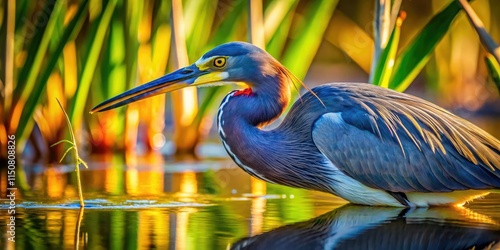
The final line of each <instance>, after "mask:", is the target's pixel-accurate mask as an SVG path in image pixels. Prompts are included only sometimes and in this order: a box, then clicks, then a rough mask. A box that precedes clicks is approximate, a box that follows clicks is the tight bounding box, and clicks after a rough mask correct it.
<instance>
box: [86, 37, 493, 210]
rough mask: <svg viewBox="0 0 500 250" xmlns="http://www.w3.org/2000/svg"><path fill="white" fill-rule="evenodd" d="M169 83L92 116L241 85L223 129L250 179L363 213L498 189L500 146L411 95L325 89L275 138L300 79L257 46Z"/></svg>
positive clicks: (226, 105) (227, 105) (456, 200)
mask: <svg viewBox="0 0 500 250" xmlns="http://www.w3.org/2000/svg"><path fill="white" fill-rule="evenodd" d="M226 60H227V62H226ZM212 64H213V65H212ZM206 72H208V73H206ZM191 75H196V76H198V77H197V78H194V77H192V76H191ZM172 77H173V79H174V80H175V81H174V80H171V79H170V78H172ZM189 77H191V78H189ZM164 78H166V79H162V78H160V79H159V80H157V81H154V82H151V83H149V84H146V85H143V86H139V87H137V88H136V89H133V90H130V91H128V92H125V93H124V94H122V95H119V96H117V97H115V98H112V99H110V100H108V101H106V102H104V103H103V104H101V105H99V106H97V107H96V108H95V110H97V111H101V110H106V109H110V108H114V107H117V106H121V105H123V104H125V103H127V102H129V101H127V100H132V101H135V100H136V99H142V98H145V97H147V96H150V95H152V94H157V93H158V92H160V89H161V88H165V89H168V90H170V88H172V87H171V86H172V84H171V82H179V81H180V82H185V83H187V84H188V85H201V84H205V83H214V82H220V83H225V82H244V83H245V84H246V85H248V86H249V88H248V89H245V90H239V91H233V92H231V93H229V94H228V95H227V96H226V97H225V98H224V99H223V100H222V103H221V106H220V108H219V112H218V115H217V123H218V126H219V130H218V131H219V135H220V137H221V140H222V143H223V145H224V147H225V148H226V150H227V152H228V154H229V155H230V157H231V158H232V159H233V160H234V161H235V162H236V164H238V165H239V166H240V167H241V168H242V169H243V170H245V171H246V172H247V173H249V174H250V175H252V176H255V177H257V178H260V179H263V180H265V181H268V182H273V183H278V184H283V185H287V186H292V187H299V188H306V189H314V190H319V191H324V192H329V193H332V194H335V195H338V196H340V197H342V198H344V199H346V200H349V201H351V202H353V203H357V204H366V205H390V206H418V207H422V206H433V205H452V204H462V203H464V202H466V201H469V200H471V199H474V198H477V197H481V196H484V195H486V194H488V193H489V192H491V191H495V190H497V189H499V188H500V142H499V141H498V140H497V139H495V138H494V137H492V136H491V135H489V134H488V133H486V132H484V131H483V130H481V129H480V128H478V127H476V126H475V125H473V124H471V123H469V122H467V121H465V120H463V119H461V118H459V117H457V116H454V115H453V114H451V113H449V112H447V111H445V110H443V109H441V108H439V107H437V106H436V105H434V104H431V103H429V102H426V101H424V100H422V99H419V98H417V97H414V96H411V95H406V94H402V93H398V92H395V91H392V90H387V89H383V88H380V87H377V86H373V85H370V84H365V83H336V84H335V83H334V84H327V85H322V86H319V87H316V88H314V89H312V91H311V92H308V93H306V94H305V95H303V96H302V97H301V99H300V100H299V101H297V102H296V103H295V104H294V105H293V107H292V109H291V110H290V112H289V113H288V115H287V116H286V118H285V119H284V121H283V122H282V123H281V124H280V125H279V126H278V127H277V128H276V129H274V130H262V127H263V126H265V125H266V124H268V123H270V122H272V121H274V120H275V119H276V118H277V117H279V115H280V114H281V113H282V112H283V111H284V109H285V107H286V106H287V104H288V102H289V100H290V86H291V84H293V83H292V82H293V80H294V79H293V76H292V75H291V74H290V73H289V72H288V71H287V70H286V69H285V68H284V67H283V66H282V65H281V64H279V63H278V62H277V61H276V60H274V59H273V58H272V57H271V56H270V55H269V54H267V53H266V52H264V51H262V50H260V49H258V48H256V47H254V46H253V45H249V44H246V43H228V44H224V45H221V46H219V47H217V48H215V49H213V50H211V51H210V52H208V53H207V54H205V55H204V56H203V57H202V58H200V60H198V61H197V62H196V63H195V64H194V65H192V66H189V67H186V68H184V69H181V70H179V71H176V72H174V73H172V74H170V75H166V76H165V77H164ZM160 80H161V81H160ZM162 82H167V83H169V84H168V85H167V86H161V83H162ZM148 90H149V92H148ZM131 95H132V98H129V96H131ZM123 99H125V100H126V101H123Z"/></svg>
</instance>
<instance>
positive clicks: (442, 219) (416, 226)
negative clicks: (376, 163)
mask: <svg viewBox="0 0 500 250" xmlns="http://www.w3.org/2000/svg"><path fill="white" fill-rule="evenodd" d="M499 224H500V222H499V221H494V220H493V219H491V218H489V217H488V216H484V215H481V214H478V213H475V212H473V211H471V210H469V209H466V208H450V207H445V208H430V209H412V210H409V209H402V208H387V207H367V206H355V205H346V206H343V207H340V208H338V209H335V210H333V211H331V212H328V213H326V214H323V215H321V216H319V217H316V218H314V219H311V220H308V221H304V222H299V223H295V224H290V225H286V226H283V227H280V228H277V229H274V230H271V231H269V232H266V233H263V234H260V235H256V236H253V237H249V238H244V239H241V240H239V241H237V242H236V243H234V244H233V245H232V247H231V249H286V250H292V249H491V248H493V249H497V248H496V247H500V244H499V243H498V242H499V241H500V225H499ZM495 244H497V245H495Z"/></svg>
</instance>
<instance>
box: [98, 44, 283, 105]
mask: <svg viewBox="0 0 500 250" xmlns="http://www.w3.org/2000/svg"><path fill="white" fill-rule="evenodd" d="M287 72H288V71H287V70H286V69H285V68H284V67H283V66H282V65H281V64H280V63H279V62H278V61H277V60H275V59H274V58H273V57H272V56H271V55H269V54H268V53H267V52H265V51H264V50H262V49H260V48H258V47H256V46H254V45H252V44H249V43H244V42H231V43H226V44H222V45H220V46H218V47H216V48H214V49H212V50H210V51H209V52H207V53H206V54H205V55H203V56H202V57H201V58H200V59H198V60H197V61H196V62H195V63H194V64H192V65H189V66H187V67H184V68H181V69H178V70H176V71H174V72H172V73H170V74H167V75H164V76H162V77H160V78H158V79H156V80H153V81H151V82H148V83H145V84H143V85H140V86H138V87H135V88H133V89H131V90H128V91H126V92H124V93H122V94H120V95H117V96H115V97H113V98H111V99H109V100H106V101H104V102H102V103H101V104H99V105H97V106H96V107H94V108H93V109H92V111H91V112H99V111H105V110H109V109H113V108H117V107H120V106H123V105H126V104H129V103H132V102H135V101H138V100H141V99H144V98H147V97H151V96H154V95H158V94H162V93H167V92H171V91H174V90H178V89H182V88H185V87H189V86H211V85H221V84H230V83H244V84H246V85H248V86H249V87H252V88H254V87H255V88H259V87H260V86H259V85H263V84H270V82H271V81H268V79H274V78H280V77H282V76H283V73H285V75H287Z"/></svg>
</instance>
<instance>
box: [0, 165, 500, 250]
mask: <svg viewBox="0 0 500 250" xmlns="http://www.w3.org/2000/svg"><path fill="white" fill-rule="evenodd" d="M101 160H102V159H101ZM124 160H125V159H123V158H120V157H118V158H106V159H105V162H109V166H107V167H105V168H104V169H103V168H102V167H100V168H97V169H95V170H85V171H83V172H82V174H83V175H82V176H83V177H84V190H87V194H84V195H86V199H87V200H92V199H94V196H95V195H97V197H99V198H102V197H103V195H104V197H108V198H106V199H109V201H108V202H110V203H112V204H121V202H123V200H126V199H137V200H141V201H146V203H144V204H146V205H145V206H144V207H142V208H139V209H106V210H100V209H98V210H95V209H86V211H85V216H84V217H83V222H82V225H81V228H80V234H79V235H78V236H79V237H76V238H75V236H77V229H78V227H77V222H78V211H77V210H72V209H65V210H62V209H19V213H20V218H23V222H19V224H20V225H21V224H23V225H31V226H24V227H21V226H20V227H19V230H18V232H17V233H18V235H19V240H20V242H24V243H22V244H21V245H20V246H24V247H19V248H18V249H30V246H32V245H30V244H35V243H27V242H32V241H33V240H32V238H30V237H28V235H32V234H36V235H37V236H36V237H37V238H40V239H42V241H35V242H36V244H46V248H53V247H56V246H63V247H64V248H73V245H74V243H75V239H79V240H80V242H79V244H80V247H81V248H89V247H90V248H113V249H123V248H134V249H135V248H137V249H150V248H157V249H220V248H224V247H226V246H227V245H231V244H233V243H234V242H236V241H237V240H238V239H240V238H243V237H248V236H256V235H259V234H262V233H265V232H267V231H271V230H273V229H276V228H279V227H282V226H285V225H286V224H290V223H294V222H299V221H307V220H309V219H311V218H314V217H316V216H320V215H322V214H324V213H328V212H330V211H331V210H332V209H335V208H336V207H339V206H341V205H342V204H345V202H344V201H342V200H341V199H338V198H336V197H334V196H332V195H329V194H322V193H318V192H310V191H305V190H300V189H293V188H288V187H283V186H278V185H260V184H262V183H259V182H255V181H253V180H251V178H250V177H249V176H248V175H247V174H245V173H244V172H243V171H241V170H240V169H237V168H234V169H233V168H230V169H220V170H217V171H216V174H210V175H207V174H206V173H205V172H195V171H183V172H174V173H169V172H165V169H168V167H169V163H165V162H164V161H163V159H162V158H161V157H155V156H148V157H145V158H135V159H129V161H128V162H129V163H130V162H132V163H135V164H132V165H128V166H127V167H125V166H124V163H123V162H124ZM146 160H147V161H149V162H150V165H147V167H145V166H144V165H143V164H144V163H142V162H143V161H146ZM120 164H122V165H120ZM91 166H92V165H91ZM71 175H73V171H70V172H64V171H60V170H59V169H58V168H57V167H52V169H51V170H49V168H47V169H46V170H45V171H43V172H40V173H39V174H33V173H32V174H30V175H28V176H30V178H29V181H28V182H29V183H30V184H36V183H37V182H36V180H43V181H42V183H43V184H44V185H42V186H40V187H39V188H41V190H33V191H34V193H35V194H42V195H40V197H42V196H44V195H43V194H46V195H47V196H48V195H49V193H50V195H52V197H59V198H51V199H52V200H55V201H61V202H64V201H65V200H66V199H68V198H69V199H74V200H75V201H76V198H77V197H76V195H75V194H74V192H73V194H72V192H70V191H64V190H74V186H73V185H74V184H73V182H71V181H70V180H71V179H72V178H70V177H71ZM123 178H124V179H123ZM207 178H212V179H211V180H209V182H207ZM49 180H50V182H51V184H53V185H54V186H50V187H49V185H47V182H45V181H49ZM207 183H215V184H217V183H218V184H217V185H219V184H223V185H224V188H223V189H221V191H220V193H217V192H216V193H211V194H207V193H204V192H206V190H207V186H206V185H207ZM211 185H214V184H211ZM245 185H248V187H245ZM113 186H115V187H113ZM49 188H50V189H52V190H53V191H50V192H49V191H47V190H46V189H49ZM44 190H45V191H44ZM57 190H59V191H57ZM60 190H63V191H60ZM211 190H217V189H211ZM228 190H229V191H228ZM231 190H236V191H237V192H236V193H232V192H230V191H231ZM218 192H219V191H218ZM256 194H270V195H272V196H264V197H262V196H257V195H256ZM248 195H250V196H248ZM200 196H204V197H205V198H204V199H207V198H206V197H207V196H208V197H209V198H208V199H209V200H210V202H209V203H208V204H209V205H210V206H208V207H185V206H181V207H173V208H148V207H147V206H148V205H147V204H149V203H148V202H147V200H151V202H152V203H150V204H156V203H163V202H168V200H169V199H172V200H173V201H175V202H187V203H186V204H197V203H200V202H201V201H200ZM27 199H31V200H35V201H36V199H37V198H36V197H28V198H27ZM115 199H116V201H115ZM487 199H488V198H487ZM487 199H486V200H487ZM496 199H497V200H496V201H497V203H496V204H498V201H499V200H500V198H498V197H497V198H496ZM493 201H495V200H493ZM89 204H92V203H91V202H90V203H89ZM344 210H346V209H344ZM344 210H343V211H344ZM349 210H350V209H347V211H349ZM363 211H365V210H363ZM485 211H486V212H485ZM354 212H355V211H354ZM349 214H354V215H356V213H349ZM396 214H397V213H396ZM363 216H365V217H366V216H369V210H366V211H365V212H364V215H363ZM429 216H431V217H436V218H441V219H442V220H443V221H444V222H446V221H448V220H451V221H463V223H465V224H470V226H471V227H473V226H475V225H479V224H488V225H495V224H498V222H499V221H500V214H499V213H498V212H495V211H494V210H491V209H490V210H483V211H482V213H478V212H475V211H473V210H470V209H446V208H445V209H441V210H440V209H430V210H429V211H427V210H419V212H418V213H417V212H413V213H412V217H408V219H419V220H420V219H422V218H424V219H425V218H427V217H429ZM365 217H363V218H365ZM0 220H1V221H2V222H1V223H2V224H3V225H5V224H6V223H5V222H6V221H7V218H6V217H5V215H2V214H0ZM0 227H1V226H0ZM0 245H1V244H0ZM0 247H1V246H0ZM4 247H7V246H4Z"/></svg>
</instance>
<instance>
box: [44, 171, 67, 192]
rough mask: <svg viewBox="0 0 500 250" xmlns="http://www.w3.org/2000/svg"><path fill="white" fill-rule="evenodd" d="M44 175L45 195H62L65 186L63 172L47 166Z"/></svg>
mask: <svg viewBox="0 0 500 250" xmlns="http://www.w3.org/2000/svg"><path fill="white" fill-rule="evenodd" d="M45 177H46V181H45V184H46V188H45V190H47V196H48V197H49V198H61V197H63V194H64V190H65V186H66V178H65V176H64V174H62V173H60V171H58V170H56V169H55V168H48V169H47V171H46V174H45Z"/></svg>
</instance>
